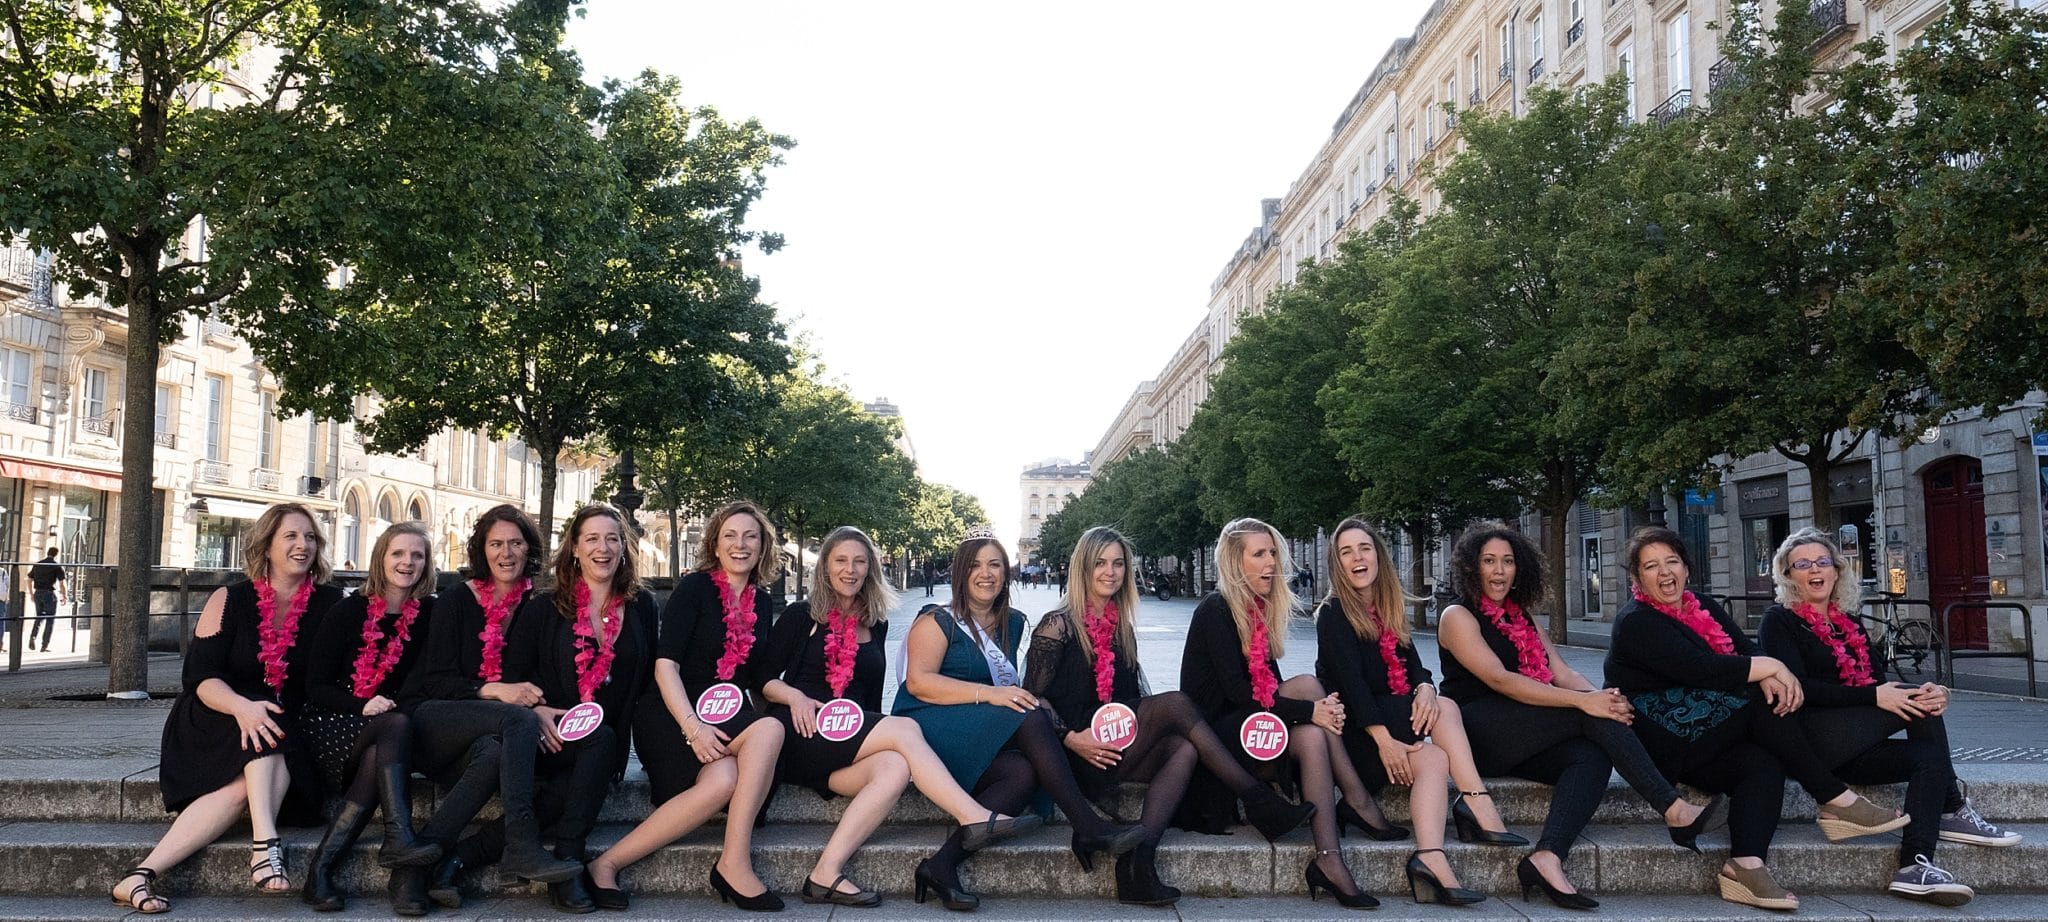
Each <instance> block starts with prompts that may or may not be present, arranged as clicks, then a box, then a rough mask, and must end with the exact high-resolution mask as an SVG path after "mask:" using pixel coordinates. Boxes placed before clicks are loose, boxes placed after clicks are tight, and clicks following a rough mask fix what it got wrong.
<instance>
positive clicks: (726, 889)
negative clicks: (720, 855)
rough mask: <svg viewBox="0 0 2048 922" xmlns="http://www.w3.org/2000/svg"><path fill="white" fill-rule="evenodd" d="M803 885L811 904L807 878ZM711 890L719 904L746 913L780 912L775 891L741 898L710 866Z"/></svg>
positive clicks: (780, 908) (716, 868) (779, 901)
mask: <svg viewBox="0 0 2048 922" xmlns="http://www.w3.org/2000/svg"><path fill="white" fill-rule="evenodd" d="M845 876H846V875H844V874H841V875H840V877H842V878H844V877H845ZM804 884H805V887H804V902H806V903H808V902H811V898H810V897H811V893H810V886H809V884H810V880H809V879H808V878H807V879H805V880H804ZM832 886H835V887H836V886H839V884H838V883H836V882H835V883H834V884H833V885H832ZM711 889H713V890H716V891H718V899H719V902H722V903H731V904H733V905H734V906H736V907H738V908H740V909H744V910H746V911H748V912H781V911H782V897H779V896H776V895H775V891H773V890H763V891H761V892H760V893H757V894H755V895H753V896H741V895H740V892H739V891H738V890H734V889H733V888H732V884H729V883H726V882H725V875H724V874H720V873H718V866H717V865H712V866H711ZM875 902H877V903H879V902H881V898H880V897H876V898H875ZM848 905H852V904H848ZM867 905H870V906H872V905H874V903H869V904H867Z"/></svg>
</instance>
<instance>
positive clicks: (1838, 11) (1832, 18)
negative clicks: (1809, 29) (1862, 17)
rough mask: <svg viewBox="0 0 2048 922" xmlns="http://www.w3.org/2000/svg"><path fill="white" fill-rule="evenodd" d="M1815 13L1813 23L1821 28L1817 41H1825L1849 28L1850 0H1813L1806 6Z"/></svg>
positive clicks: (1815, 40) (1810, 11)
mask: <svg viewBox="0 0 2048 922" xmlns="http://www.w3.org/2000/svg"><path fill="white" fill-rule="evenodd" d="M1806 9H1807V11H1808V12H1809V13H1811V14H1812V15H1813V24H1814V26H1815V27H1816V28H1818V29H1819V30H1820V34H1819V36H1818V37H1816V38H1815V39H1814V42H1815V43H1819V42H1825V41H1827V40H1829V39H1832V38H1834V37H1835V36H1837V35H1840V34H1842V33H1844V32H1847V31H1848V30H1849V3H1848V0H1812V2H1810V3H1809V4H1807V7H1806Z"/></svg>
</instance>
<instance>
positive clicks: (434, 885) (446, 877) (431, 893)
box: [427, 848, 467, 909]
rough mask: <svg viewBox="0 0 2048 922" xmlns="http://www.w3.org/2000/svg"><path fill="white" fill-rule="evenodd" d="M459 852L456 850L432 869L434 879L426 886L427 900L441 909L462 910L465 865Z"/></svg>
mask: <svg viewBox="0 0 2048 922" xmlns="http://www.w3.org/2000/svg"><path fill="white" fill-rule="evenodd" d="M460 852H461V849H460V848H458V849H457V853H456V854H453V855H449V856H448V857H446V858H443V859H441V864H440V865H439V866H437V867H435V868H434V879H433V880H432V881H430V882H429V883H428V884H427V898H428V899H430V900H433V901H434V902H435V904H437V905H439V906H440V907H441V908H443V909H461V908H462V869H463V868H464V867H466V866H467V865H465V864H463V861H462V855H461V853H460Z"/></svg>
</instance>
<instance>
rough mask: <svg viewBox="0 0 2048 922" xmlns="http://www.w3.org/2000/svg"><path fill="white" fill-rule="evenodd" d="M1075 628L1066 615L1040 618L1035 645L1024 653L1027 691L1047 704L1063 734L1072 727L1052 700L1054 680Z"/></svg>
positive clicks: (1053, 614) (1034, 636)
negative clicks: (1050, 698) (1067, 723)
mask: <svg viewBox="0 0 2048 922" xmlns="http://www.w3.org/2000/svg"><path fill="white" fill-rule="evenodd" d="M1072 636H1073V635H1072V629H1071V627H1070V626H1069V625H1068V624H1067V619H1066V616H1064V615H1062V614H1060V613H1059V612H1052V613H1050V614H1047V615H1046V616H1045V617H1043V618H1040V619H1038V627H1037V628H1036V629H1035V630H1033V631H1032V632H1031V648H1030V649H1029V650H1027V651H1025V654H1024V690H1025V691H1028V692H1030V693H1031V694H1032V695H1034V696H1036V697H1037V698H1039V699H1040V700H1041V701H1042V702H1044V703H1045V705H1046V708H1045V711H1046V716H1048V717H1051V718H1052V722H1053V725H1054V726H1055V728H1057V729H1058V730H1059V732H1060V733H1062V734H1065V733H1066V732H1068V730H1069V729H1070V728H1069V727H1068V726H1067V725H1066V721H1065V720H1064V719H1062V718H1061V717H1060V711H1059V708H1057V707H1052V706H1051V701H1050V700H1048V699H1049V697H1050V694H1049V693H1050V692H1052V691H1053V690H1054V689H1053V687H1052V684H1053V680H1054V679H1057V678H1058V677H1059V668H1060V658H1061V657H1062V656H1064V655H1065V654H1066V649H1067V643H1068V642H1069V640H1071V638H1072Z"/></svg>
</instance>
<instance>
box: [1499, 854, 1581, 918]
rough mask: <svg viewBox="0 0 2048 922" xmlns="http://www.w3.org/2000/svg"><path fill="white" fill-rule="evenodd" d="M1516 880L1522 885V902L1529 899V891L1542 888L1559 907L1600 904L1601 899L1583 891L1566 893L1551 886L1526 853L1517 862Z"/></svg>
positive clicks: (1576, 907)
mask: <svg viewBox="0 0 2048 922" xmlns="http://www.w3.org/2000/svg"><path fill="white" fill-rule="evenodd" d="M1515 882H1516V883H1519V884H1521V885H1522V902H1525V903H1526V902H1528V901H1529V891H1531V890H1538V889H1540V890H1542V891H1543V895H1544V896H1547V897H1550V902H1551V904H1552V905H1554V906H1556V907H1557V908H1559V909H1593V908H1595V907H1598V906H1599V905H1600V901H1599V900H1596V899H1594V898H1592V897H1590V896H1587V895H1585V894H1583V893H1566V892H1564V891H1563V890H1559V889H1557V888H1556V887H1553V886H1551V885H1550V881H1547V880H1544V879H1543V872H1542V871H1539V870H1536V863H1535V862H1533V861H1530V860H1529V858H1528V856H1526V855H1524V856H1523V857H1522V860H1521V861H1519V862H1517V863H1516V864H1515Z"/></svg>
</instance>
